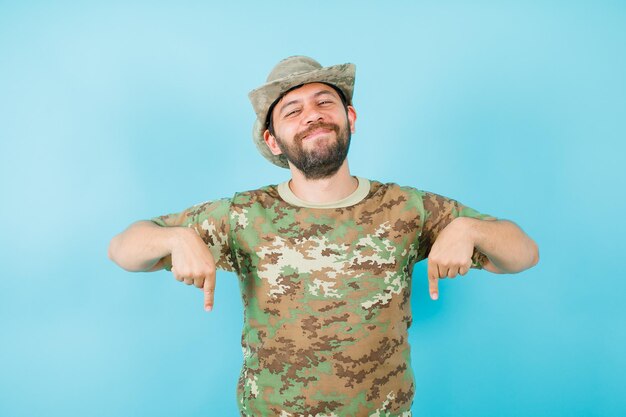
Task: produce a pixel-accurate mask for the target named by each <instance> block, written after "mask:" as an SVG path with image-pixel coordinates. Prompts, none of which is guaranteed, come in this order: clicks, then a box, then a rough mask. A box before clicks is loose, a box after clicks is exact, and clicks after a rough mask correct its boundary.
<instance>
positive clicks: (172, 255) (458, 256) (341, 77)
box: [109, 56, 538, 417]
mask: <svg viewBox="0 0 626 417" xmlns="http://www.w3.org/2000/svg"><path fill="white" fill-rule="evenodd" d="M354 73H355V67H354V65H352V64H342V65H335V66H331V67H322V66H321V65H320V64H319V63H317V62H316V61H315V60H313V59H311V58H308V57H303V56H295V57H290V58H287V59H285V60H283V61H281V62H279V63H278V64H277V65H276V67H275V68H274V69H273V70H272V72H271V73H270V75H269V77H268V79H267V83H266V84H264V85H263V86H261V87H260V88H258V89H255V90H253V91H252V92H250V95H249V97H250V100H251V102H252V105H253V107H254V110H255V112H256V116H257V120H256V122H255V125H254V130H253V137H254V141H255V143H256V146H257V148H258V149H259V151H260V152H261V154H262V155H263V156H264V157H265V158H267V159H268V160H269V161H270V162H272V163H274V164H276V165H278V166H280V167H284V168H288V169H289V170H290V172H291V180H289V181H285V182H283V183H280V184H278V185H269V186H266V187H263V188H260V189H257V190H252V191H246V192H241V193H236V194H235V195H234V196H233V197H231V198H224V199H219V200H215V201H209V202H205V203H201V204H198V205H196V206H193V207H191V208H189V209H187V210H184V211H182V212H180V213H173V214H169V215H164V216H159V217H155V218H153V219H151V220H150V221H139V222H136V223H134V224H132V225H131V226H130V227H129V228H128V229H126V230H125V231H124V232H122V233H120V234H119V235H117V236H115V237H114V238H113V239H112V241H111V244H110V247H109V257H110V258H111V259H112V260H114V261H115V262H116V263H117V264H119V265H120V266H121V267H123V268H125V269H127V270H129V271H155V270H159V269H164V268H165V269H167V270H171V271H172V273H173V274H174V277H175V278H176V279H177V280H179V281H184V282H185V283H187V284H190V285H191V284H194V285H196V286H197V287H199V288H203V289H204V294H205V308H206V309H207V310H208V311H210V310H211V309H212V308H213V294H214V288H215V270H216V268H219V269H223V270H227V271H233V272H235V273H236V274H237V275H238V276H239V282H240V289H241V296H242V299H243V304H244V323H243V333H242V347H243V352H244V355H243V356H244V357H243V367H242V371H241V374H240V378H239V385H238V389H237V397H238V406H239V409H240V412H241V416H249V417H252V416H255V417H257V416H281V417H287V416H289V417H296V416H297V417H304V416H307V417H309V416H315V417H322V416H336V417H343V416H371V417H374V416H377V417H381V416H387V417H395V416H405V417H406V416H410V415H411V411H410V409H411V404H412V401H413V396H414V393H415V384H414V377H413V373H412V369H411V363H410V347H409V344H408V328H409V326H410V325H411V321H412V315H411V306H410V290H411V278H412V271H413V266H414V265H415V263H416V262H419V261H420V260H422V259H425V258H428V263H427V266H428V282H429V291H430V295H431V298H432V299H433V300H436V299H437V298H438V280H439V279H442V278H446V277H449V278H454V277H456V276H458V275H464V274H465V273H467V271H468V270H469V269H470V268H471V267H474V268H484V269H485V270H487V271H490V272H494V273H515V272H519V271H522V270H524V269H527V268H529V267H531V266H533V265H535V264H536V263H537V261H538V250H537V246H536V244H535V243H534V242H533V241H532V239H530V238H529V237H528V236H527V235H526V234H525V233H524V232H523V231H522V230H521V229H520V228H519V227H517V226H516V225H515V224H514V223H512V222H510V221H506V220H497V219H495V218H494V217H491V216H488V215H485V214H480V213H479V212H477V211H476V210H473V209H471V208H469V207H466V206H464V205H462V204H461V203H459V202H457V201H455V200H452V199H450V198H446V197H443V196H440V195H438V194H434V193H430V192H425V191H421V190H418V189H416V188H413V187H407V186H398V185H396V184H394V183H386V184H384V183H381V182H378V181H375V180H369V179H367V178H364V177H358V176H353V175H351V173H350V169H349V166H348V160H347V159H346V156H347V154H348V149H349V147H350V139H351V135H352V133H354V131H355V122H356V111H355V109H354V108H353V107H352V93H353V88H354Z"/></svg>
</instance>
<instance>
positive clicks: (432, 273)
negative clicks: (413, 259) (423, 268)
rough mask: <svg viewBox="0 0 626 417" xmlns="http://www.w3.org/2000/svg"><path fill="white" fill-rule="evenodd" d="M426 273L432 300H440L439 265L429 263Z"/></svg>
mask: <svg viewBox="0 0 626 417" xmlns="http://www.w3.org/2000/svg"><path fill="white" fill-rule="evenodd" d="M426 273H427V275H428V291H429V292H430V298H431V299H433V300H437V299H438V298H439V276H438V273H439V269H438V267H437V265H433V264H431V263H430V262H429V263H428V265H427V272H426Z"/></svg>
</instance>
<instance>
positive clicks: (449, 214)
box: [419, 192, 497, 269]
mask: <svg viewBox="0 0 626 417" xmlns="http://www.w3.org/2000/svg"><path fill="white" fill-rule="evenodd" d="M422 203H423V215H422V233H421V235H420V240H419V248H420V249H419V253H420V259H424V258H426V257H428V254H429V253H430V249H431V248H432V246H433V243H434V242H435V240H436V239H437V237H438V236H439V233H440V232H441V231H442V230H443V229H444V228H445V227H446V226H447V225H448V224H450V222H451V221H452V220H454V219H456V218H457V217H471V218H474V219H479V220H497V219H496V218H495V217H493V216H490V215H488V214H482V213H479V212H478V211H476V210H474V209H473V208H470V207H467V206H464V205H463V204H461V203H459V202H458V201H456V200H453V199H451V198H447V197H443V196H441V195H438V194H434V193H429V192H424V193H423V195H422ZM486 260H487V256H486V255H485V254H483V253H481V252H479V251H478V250H477V249H476V248H474V253H473V255H472V268H477V269H482V267H483V265H484V263H485V261H486Z"/></svg>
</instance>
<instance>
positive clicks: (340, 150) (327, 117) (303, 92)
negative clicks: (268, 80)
mask: <svg viewBox="0 0 626 417" xmlns="http://www.w3.org/2000/svg"><path fill="white" fill-rule="evenodd" d="M270 117H273V125H274V133H275V135H274V136H272V135H271V134H270V133H269V131H266V132H265V140H266V142H267V143H268V146H269V147H270V149H271V150H272V152H273V153H274V154H275V155H277V154H280V153H283V154H284V155H285V157H286V158H287V160H288V161H289V162H290V163H291V164H292V165H293V166H295V167H296V168H297V169H298V170H300V171H301V172H302V173H303V174H304V176H305V177H306V178H307V179H320V178H327V177H329V176H331V175H333V174H334V173H336V172H337V170H339V168H340V167H341V165H342V164H343V163H344V161H345V159H346V156H347V155H348V149H349V147H350V138H351V132H352V131H353V129H354V121H355V119H356V113H355V112H354V109H353V108H352V107H351V106H348V108H347V110H346V108H345V107H344V105H343V103H342V101H341V98H340V97H339V94H338V93H337V92H336V91H335V90H334V89H333V88H332V87H329V86H328V85H326V84H321V83H311V84H305V85H303V86H302V87H300V88H297V89H295V90H292V91H290V92H289V93H287V94H285V96H283V98H282V99H281V100H280V101H279V102H278V103H276V106H274V110H273V112H272V115H271V116H270Z"/></svg>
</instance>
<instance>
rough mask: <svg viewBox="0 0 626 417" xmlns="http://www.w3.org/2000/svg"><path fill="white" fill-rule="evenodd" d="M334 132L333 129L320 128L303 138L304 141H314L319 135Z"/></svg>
mask: <svg viewBox="0 0 626 417" xmlns="http://www.w3.org/2000/svg"><path fill="white" fill-rule="evenodd" d="M332 131H333V130H332V129H325V128H323V127H320V128H318V129H315V130H314V131H312V132H311V133H309V134H308V135H306V136H304V137H303V138H302V140H307V139H312V138H314V137H316V136H319V135H323V134H326V133H331V132H332Z"/></svg>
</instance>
